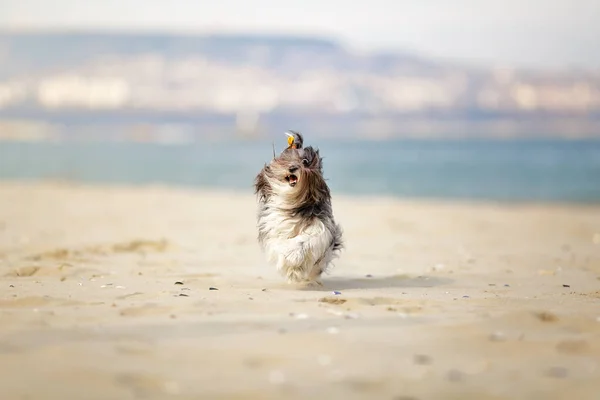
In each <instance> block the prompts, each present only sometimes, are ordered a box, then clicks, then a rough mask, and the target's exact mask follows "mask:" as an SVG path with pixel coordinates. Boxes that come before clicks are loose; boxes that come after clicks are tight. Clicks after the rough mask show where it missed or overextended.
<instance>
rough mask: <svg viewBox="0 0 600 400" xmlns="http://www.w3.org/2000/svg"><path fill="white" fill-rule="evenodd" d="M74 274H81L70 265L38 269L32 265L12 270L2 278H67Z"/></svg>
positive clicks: (38, 267)
mask: <svg viewBox="0 0 600 400" xmlns="http://www.w3.org/2000/svg"><path fill="white" fill-rule="evenodd" d="M75 272H78V273H79V272H81V269H77V268H73V266H72V265H71V264H61V265H59V266H57V267H40V266H34V265H27V266H22V267H17V268H13V269H12V270H11V271H9V272H8V273H6V274H5V275H4V276H6V277H9V278H24V277H32V276H36V277H38V276H58V275H60V276H69V275H73V274H74V273H75Z"/></svg>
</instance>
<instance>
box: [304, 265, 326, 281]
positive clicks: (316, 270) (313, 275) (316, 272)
mask: <svg viewBox="0 0 600 400" xmlns="http://www.w3.org/2000/svg"><path fill="white" fill-rule="evenodd" d="M324 270H325V261H324V260H319V261H317V262H316V263H315V264H314V265H313V266H312V268H311V269H310V270H309V271H308V277H307V280H308V282H314V283H315V284H317V285H319V286H322V285H323V283H322V282H321V275H322V274H323V271H324Z"/></svg>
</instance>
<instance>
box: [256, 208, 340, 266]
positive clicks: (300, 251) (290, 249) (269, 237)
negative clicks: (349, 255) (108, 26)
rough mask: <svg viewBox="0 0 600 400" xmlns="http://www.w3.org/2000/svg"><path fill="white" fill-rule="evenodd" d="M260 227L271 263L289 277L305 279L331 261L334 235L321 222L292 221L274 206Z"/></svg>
mask: <svg viewBox="0 0 600 400" xmlns="http://www.w3.org/2000/svg"><path fill="white" fill-rule="evenodd" d="M258 223H259V230H260V231H261V232H262V233H263V241H262V244H263V247H264V250H265V252H266V255H267V259H268V260H269V262H270V263H272V264H275V265H276V266H277V269H278V270H280V271H281V272H283V273H285V274H286V275H289V274H290V273H291V271H297V272H298V274H300V275H305V274H308V273H309V272H310V271H311V270H313V269H316V270H318V269H319V268H324V267H323V266H322V265H321V264H323V265H324V264H326V263H328V262H329V261H330V259H331V256H330V253H331V245H332V244H331V243H332V238H333V235H332V233H331V232H330V231H329V230H328V229H326V227H325V224H323V222H322V221H321V220H319V219H318V218H311V219H310V220H304V219H303V218H302V217H299V216H296V217H290V216H289V215H287V213H286V212H285V211H284V210H281V209H280V208H278V207H277V206H276V205H275V204H272V203H271V204H269V205H268V207H267V208H266V209H264V210H263V212H262V213H261V215H260V217H259V221H258Z"/></svg>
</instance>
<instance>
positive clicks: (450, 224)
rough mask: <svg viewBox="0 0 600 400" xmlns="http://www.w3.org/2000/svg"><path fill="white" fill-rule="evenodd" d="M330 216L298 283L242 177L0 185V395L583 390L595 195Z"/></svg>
mask: <svg viewBox="0 0 600 400" xmlns="http://www.w3.org/2000/svg"><path fill="white" fill-rule="evenodd" d="M334 211H335V214H336V217H337V219H338V220H339V222H340V223H341V225H342V226H343V228H344V231H345V239H346V250H345V251H344V252H343V253H342V256H341V258H340V259H339V260H338V261H337V262H336V265H335V267H334V269H333V270H332V271H331V273H330V274H329V275H327V276H325V277H324V287H322V288H319V289H314V288H302V287H296V286H290V285H287V284H285V283H284V282H283V280H282V278H281V277H279V276H278V275H277V273H276V272H275V271H274V270H273V269H272V268H271V267H269V266H267V265H266V264H265V262H264V258H263V255H262V254H261V252H260V249H259V247H258V245H257V243H256V240H255V237H256V232H255V219H254V215H255V199H254V197H253V196H252V195H251V192H250V189H249V190H248V193H246V194H239V193H228V192H208V191H201V190H192V189H175V188H164V187H159V186H156V187H141V188H133V187H116V186H113V187H109V186H97V187H94V186H84V185H74V184H59V183H15V182H12V183H8V182H4V183H0V398H1V399H3V400H9V399H61V400H64V399H98V400H109V399H137V398H140V399H198V398H210V399H283V398H286V399H287V398H291V399H295V398H298V399H300V398H315V399H316V398H327V399H359V398H360V399H403V400H408V399H509V398H510V399H578V400H582V399H598V398H600V205H598V206H574V205H523V204H520V205H519V204H512V205H506V204H493V203H487V204H485V203H458V202H454V203H453V202H446V201H443V202H442V201H439V202H436V201H417V200H392V199H383V198H379V199H375V198H352V197H343V196H334ZM211 288H212V289H211Z"/></svg>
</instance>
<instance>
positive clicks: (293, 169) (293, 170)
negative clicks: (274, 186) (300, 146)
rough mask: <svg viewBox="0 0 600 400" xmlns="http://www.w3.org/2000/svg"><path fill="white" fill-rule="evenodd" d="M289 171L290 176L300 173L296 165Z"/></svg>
mask: <svg viewBox="0 0 600 400" xmlns="http://www.w3.org/2000/svg"><path fill="white" fill-rule="evenodd" d="M289 171H290V174H293V173H294V172H296V171H298V167H297V166H296V165H294V166H293V167H290V169H289Z"/></svg>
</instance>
